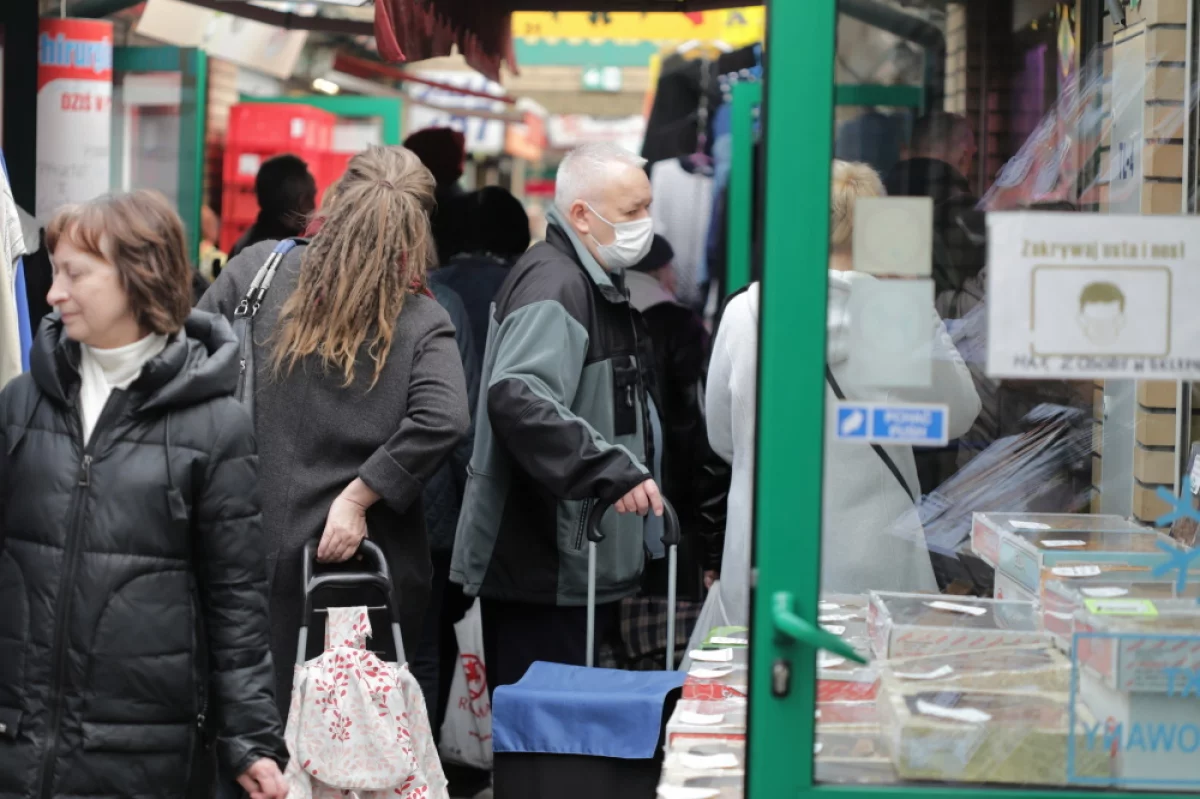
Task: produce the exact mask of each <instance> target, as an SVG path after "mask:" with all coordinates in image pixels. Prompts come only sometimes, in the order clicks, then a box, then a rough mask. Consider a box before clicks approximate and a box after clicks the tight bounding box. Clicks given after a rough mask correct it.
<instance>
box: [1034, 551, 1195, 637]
mask: <svg viewBox="0 0 1200 799" xmlns="http://www.w3.org/2000/svg"><path fill="white" fill-rule="evenodd" d="M1101 568H1102V570H1103V571H1102V572H1101V573H1100V574H1097V575H1093V576H1091V577H1076V578H1063V579H1061V580H1051V581H1050V582H1048V583H1046V587H1045V589H1044V592H1043V594H1042V610H1041V613H1042V627H1043V628H1044V629H1045V630H1046V632H1048V633H1049V634H1050V636H1051V640H1053V642H1054V645H1055V646H1056V647H1058V648H1059V649H1061V650H1062V651H1063V652H1068V653H1069V652H1070V651H1071V638H1072V636H1073V635H1074V634H1075V614H1076V613H1077V612H1078V611H1079V610H1080V609H1081V608H1083V605H1084V602H1085V601H1086V600H1088V599H1122V598H1129V599H1151V600H1155V601H1158V600H1164V599H1183V598H1190V599H1196V598H1200V573H1197V574H1196V579H1195V581H1194V582H1191V583H1190V584H1189V585H1188V586H1187V587H1186V588H1185V589H1184V591H1183V593H1182V594H1181V593H1179V592H1178V591H1177V590H1176V587H1175V578H1174V574H1170V575H1165V576H1163V577H1162V578H1161V579H1156V578H1154V577H1153V576H1152V575H1151V572H1150V569H1144V568H1138V569H1132V568H1128V567H1114V566H1107V565H1104V566H1101Z"/></svg>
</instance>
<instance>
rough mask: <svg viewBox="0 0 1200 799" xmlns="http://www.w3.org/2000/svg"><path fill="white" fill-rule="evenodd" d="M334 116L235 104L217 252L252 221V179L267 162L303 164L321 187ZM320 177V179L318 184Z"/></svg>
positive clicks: (254, 200) (302, 109)
mask: <svg viewBox="0 0 1200 799" xmlns="http://www.w3.org/2000/svg"><path fill="white" fill-rule="evenodd" d="M336 122H337V117H336V116H335V115H333V114H331V113H329V112H328V111H322V110H320V109H318V108H312V107H310V106H306V105H294V104H291V103H241V104H239V105H236V106H234V107H233V109H232V111H231V113H230V116H229V133H228V136H227V138H226V144H225V162H224V169H223V174H222V178H223V180H222V186H223V189H222V202H221V217H222V219H221V249H222V250H224V251H225V252H228V251H229V249H230V248H231V247H232V246H233V245H234V243H235V242H237V240H238V239H239V238H240V237H241V236H242V234H243V233H245V232H246V230H247V229H248V228H249V227H250V226H251V225H253V224H254V220H255V219H256V218H257V217H258V200H257V198H256V197H255V194H254V179H255V177H256V176H257V175H258V170H259V167H261V166H262V164H263V163H264V162H265V161H267V160H268V159H270V158H272V157H274V156H277V155H284V154H290V155H295V156H297V157H299V158H301V159H303V160H304V161H305V162H307V163H308V165H309V171H311V172H312V173H313V175H314V177H316V178H317V179H318V183H320V184H321V185H322V186H324V185H327V183H328V182H329V181H327V177H328V176H327V175H326V174H325V173H326V172H327V168H326V165H327V162H328V160H329V157H330V155H331V151H332V148H333V129H334V126H335V124H336ZM323 178H326V180H323Z"/></svg>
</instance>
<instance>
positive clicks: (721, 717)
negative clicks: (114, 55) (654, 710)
mask: <svg viewBox="0 0 1200 799" xmlns="http://www.w3.org/2000/svg"><path fill="white" fill-rule="evenodd" d="M697 739H702V740H735V741H744V740H745V739H746V701H745V700H744V699H722V700H719V701H702V700H697V699H681V700H680V701H679V702H678V703H677V704H676V705H675V712H674V713H672V714H671V718H670V720H669V721H668V722H667V745H668V746H669V747H674V746H675V745H676V743H677V742H680V741H694V740H697Z"/></svg>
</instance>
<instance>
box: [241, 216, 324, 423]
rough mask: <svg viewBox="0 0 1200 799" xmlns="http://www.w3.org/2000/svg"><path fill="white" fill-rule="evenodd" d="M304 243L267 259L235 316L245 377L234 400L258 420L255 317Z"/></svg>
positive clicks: (287, 245)
mask: <svg viewBox="0 0 1200 799" xmlns="http://www.w3.org/2000/svg"><path fill="white" fill-rule="evenodd" d="M306 243H307V242H305V241H304V240H303V239H285V240H284V241H281V242H279V243H278V244H276V245H275V249H274V250H272V251H271V254H270V255H269V256H267V260H266V262H265V263H264V264H263V265H262V268H261V269H259V270H258V274H257V275H255V276H254V281H253V282H251V283H250V288H249V289H248V290H247V291H246V296H245V297H243V298H242V301H241V302H240V303H238V306H237V308H236V309H235V310H234V312H233V334H234V335H235V336H237V340H238V358H239V360H240V362H241V377H240V378H238V387H237V392H236V393H235V394H234V396H235V397H236V398H237V400H238V402H240V403H242V404H243V405H244V406H246V409H247V410H248V411H250V417H251V418H254V368H255V366H254V317H255V316H256V315H257V314H258V309H259V307H261V306H262V301H263V298H264V297H266V296H267V289H269V288H271V281H273V280H274V279H275V272H276V271H278V269H279V265H280V264H281V263H283V259H284V256H286V255H287V254H288V253H289V252H291V251H292V250H293V249H295V248H296V245H297V244H306Z"/></svg>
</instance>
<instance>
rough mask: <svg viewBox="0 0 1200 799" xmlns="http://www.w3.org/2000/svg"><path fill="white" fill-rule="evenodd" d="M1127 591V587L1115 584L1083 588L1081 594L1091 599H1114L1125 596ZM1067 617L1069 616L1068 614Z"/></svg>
mask: <svg viewBox="0 0 1200 799" xmlns="http://www.w3.org/2000/svg"><path fill="white" fill-rule="evenodd" d="M1128 593H1129V589H1127V588H1118V587H1117V586H1115V585H1110V586H1100V587H1099V588H1085V589H1083V595H1084V596H1089V597H1092V598H1093V599H1116V598H1117V597H1119V596H1125V595H1126V594H1128ZM1067 618H1071V617H1070V616H1068V617H1067Z"/></svg>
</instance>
